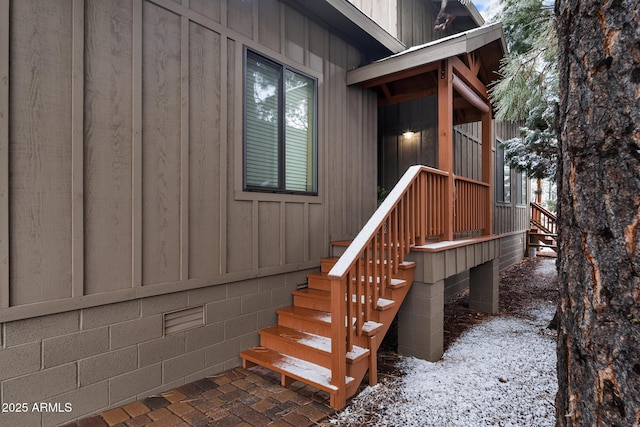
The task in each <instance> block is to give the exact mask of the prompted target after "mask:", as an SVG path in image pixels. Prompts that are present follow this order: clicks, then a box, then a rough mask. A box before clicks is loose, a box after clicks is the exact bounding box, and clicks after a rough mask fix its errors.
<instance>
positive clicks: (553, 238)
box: [527, 202, 558, 253]
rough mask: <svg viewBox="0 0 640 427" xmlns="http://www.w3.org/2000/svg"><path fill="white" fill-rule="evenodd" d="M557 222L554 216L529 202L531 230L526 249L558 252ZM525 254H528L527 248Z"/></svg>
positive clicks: (536, 204)
mask: <svg viewBox="0 0 640 427" xmlns="http://www.w3.org/2000/svg"><path fill="white" fill-rule="evenodd" d="M557 239H558V221H557V218H556V216H555V215H554V214H553V213H551V212H549V211H548V210H546V209H545V208H544V207H543V206H541V205H539V204H538V203H535V202H531V228H530V229H529V232H528V238H527V244H528V247H534V248H549V249H551V250H552V251H554V252H556V253H557V252H558V242H557ZM527 252H529V250H528V248H527Z"/></svg>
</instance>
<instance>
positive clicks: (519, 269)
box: [378, 256, 559, 377]
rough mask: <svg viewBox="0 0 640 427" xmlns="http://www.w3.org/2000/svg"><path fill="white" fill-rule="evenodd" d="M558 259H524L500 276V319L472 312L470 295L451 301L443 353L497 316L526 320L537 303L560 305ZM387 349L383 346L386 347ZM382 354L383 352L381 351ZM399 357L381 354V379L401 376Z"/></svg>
mask: <svg viewBox="0 0 640 427" xmlns="http://www.w3.org/2000/svg"><path fill="white" fill-rule="evenodd" d="M555 262H556V258H554V257H548V256H538V257H531V258H525V259H523V260H522V261H520V262H519V263H517V264H515V265H513V266H512V267H510V268H509V269H507V270H506V271H505V272H504V273H502V274H501V275H500V291H499V292H500V297H499V304H500V311H499V313H498V314H497V315H491V314H486V313H478V312H475V311H472V310H469V292H468V291H465V292H463V293H461V294H459V295H457V296H456V297H454V298H452V299H450V300H449V301H447V302H446V303H445V306H444V350H445V351H446V350H447V349H448V348H449V346H451V344H452V343H453V342H455V340H456V339H457V338H458V337H460V335H462V334H463V333H464V332H465V331H466V330H467V329H469V328H471V327H472V326H474V325H477V324H478V323H481V322H483V321H485V320H488V319H490V318H492V317H494V316H516V317H527V309H528V308H529V307H530V306H531V305H532V304H533V303H536V302H545V301H546V302H551V303H554V304H555V303H557V301H558V291H559V287H558V286H559V285H558V279H557V275H556V270H555ZM383 347H384V346H383ZM381 350H382V349H381ZM396 360H397V354H396V353H395V352H393V351H390V350H388V348H385V349H384V350H382V351H380V353H378V371H379V374H378V375H379V377H384V376H390V377H394V376H397V375H399V372H398V371H397V370H396V368H395V362H396Z"/></svg>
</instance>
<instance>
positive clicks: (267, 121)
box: [245, 55, 281, 188]
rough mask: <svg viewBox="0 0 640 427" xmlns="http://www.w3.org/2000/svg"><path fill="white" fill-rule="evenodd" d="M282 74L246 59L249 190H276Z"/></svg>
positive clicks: (263, 63)
mask: <svg viewBox="0 0 640 427" xmlns="http://www.w3.org/2000/svg"><path fill="white" fill-rule="evenodd" d="M280 80H281V70H280V68H278V67H275V66H274V65H273V64H270V63H269V62H267V61H264V60H262V59H260V58H259V57H256V55H248V57H247V75H246V87H245V109H246V110H245V111H246V115H245V116H246V118H245V126H246V131H245V132H246V133H245V153H246V154H245V161H246V164H245V171H246V175H245V180H246V181H245V182H246V185H247V186H250V187H268V188H279V187H280V182H279V176H278V163H279V156H280V151H279V144H278V133H279V124H280V123H279V121H280V117H279V114H278V109H279V108H278V104H279V98H280V96H279V91H280V86H281V84H280Z"/></svg>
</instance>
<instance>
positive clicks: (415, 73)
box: [347, 23, 506, 123]
mask: <svg viewBox="0 0 640 427" xmlns="http://www.w3.org/2000/svg"><path fill="white" fill-rule="evenodd" d="M505 52H506V45H505V41H504V34H503V32H502V26H501V24H500V23H495V24H491V25H485V26H483V27H480V28H474V29H473V30H469V31H465V32H462V33H458V34H454V35H452V36H449V37H445V38H443V39H440V40H436V41H433V42H430V43H427V44H424V45H421V46H416V47H414V48H411V49H407V50H405V51H403V52H401V53H398V54H396V55H392V56H389V57H387V58H385V59H382V60H380V61H376V62H374V63H372V64H369V65H365V66H363V67H360V68H357V69H355V70H351V71H349V72H348V73H347V84H349V85H354V84H359V85H362V86H364V87H367V88H374V89H375V90H376V91H377V92H378V102H379V103H380V104H381V105H386V104H395V103H398V102H404V101H408V100H411V99H416V98H421V97H424V96H430V95H435V94H436V93H437V87H438V79H439V73H440V71H441V70H440V66H441V61H443V60H448V59H453V60H456V61H460V62H459V63H461V64H463V65H464V68H466V69H468V72H467V73H466V75H461V76H460V77H462V80H467V83H472V84H470V86H471V87H473V88H474V89H475V92H476V94H477V95H478V96H480V97H481V98H482V99H483V100H487V93H486V86H488V85H489V83H491V82H492V81H494V80H497V79H498V74H497V71H498V69H499V67H500V60H501V59H502V57H503V56H504V54H505ZM470 79H471V80H473V82H471V81H470ZM478 83H480V84H478ZM461 95H462V94H458V93H456V94H455V96H454V100H453V109H454V112H455V114H454V116H455V118H454V119H455V122H456V123H466V122H471V121H477V120H479V117H480V115H479V111H478V110H477V109H476V108H474V107H473V106H472V105H471V103H470V102H469V101H468V100H467V99H466V98H465V97H463V96H461Z"/></svg>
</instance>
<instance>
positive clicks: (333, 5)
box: [284, 0, 406, 60]
mask: <svg viewBox="0 0 640 427" xmlns="http://www.w3.org/2000/svg"><path fill="white" fill-rule="evenodd" d="M284 1H285V2H286V3H288V4H290V5H291V6H292V7H294V8H296V9H298V10H300V11H302V12H303V13H304V14H305V15H308V16H312V17H313V18H314V19H316V20H317V21H318V22H320V23H322V24H323V25H325V26H327V27H328V28H331V29H332V30H333V31H334V32H335V33H336V34H338V35H340V36H342V37H343V38H344V39H345V40H348V41H349V43H352V44H353V45H355V46H356V47H358V48H360V49H361V50H362V51H363V53H364V54H365V55H366V56H367V58H369V59H370V60H377V59H380V58H384V57H386V56H388V55H389V54H395V53H398V52H402V51H403V50H405V49H406V46H405V45H404V43H402V42H401V41H400V40H398V39H397V38H395V37H393V36H392V35H391V34H389V33H388V32H387V31H386V30H384V28H382V27H381V26H380V25H378V24H377V23H376V22H375V21H374V20H372V19H371V18H369V17H368V16H367V15H365V14H364V13H363V12H362V11H361V10H360V9H358V8H357V7H356V6H354V5H353V4H351V3H350V2H349V1H347V0H312V1H311V0H284Z"/></svg>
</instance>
